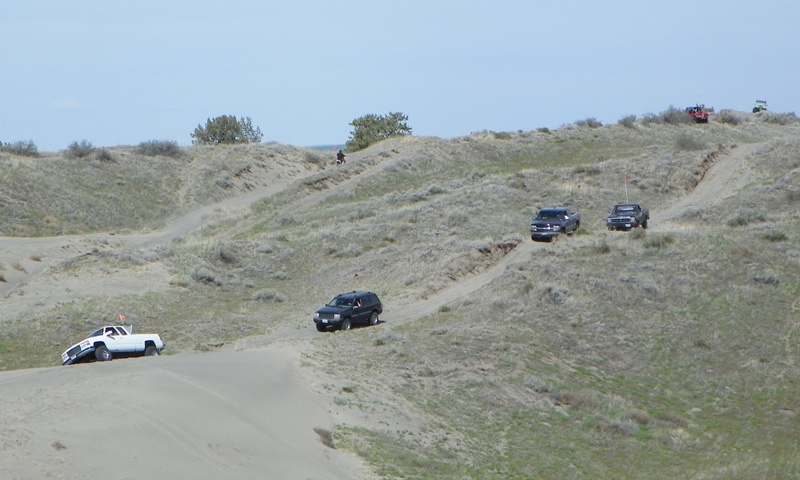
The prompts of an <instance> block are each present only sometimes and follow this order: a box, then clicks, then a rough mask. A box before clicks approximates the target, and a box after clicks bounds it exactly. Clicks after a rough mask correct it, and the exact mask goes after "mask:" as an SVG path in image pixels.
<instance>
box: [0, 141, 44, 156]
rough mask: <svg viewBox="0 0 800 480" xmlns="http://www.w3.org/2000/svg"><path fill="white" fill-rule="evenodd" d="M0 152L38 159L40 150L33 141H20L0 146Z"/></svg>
mask: <svg viewBox="0 0 800 480" xmlns="http://www.w3.org/2000/svg"><path fill="white" fill-rule="evenodd" d="M0 152H7V153H10V154H12V155H20V156H22V157H38V156H39V149H38V148H36V144H35V143H33V140H20V141H18V142H13V143H3V144H0Z"/></svg>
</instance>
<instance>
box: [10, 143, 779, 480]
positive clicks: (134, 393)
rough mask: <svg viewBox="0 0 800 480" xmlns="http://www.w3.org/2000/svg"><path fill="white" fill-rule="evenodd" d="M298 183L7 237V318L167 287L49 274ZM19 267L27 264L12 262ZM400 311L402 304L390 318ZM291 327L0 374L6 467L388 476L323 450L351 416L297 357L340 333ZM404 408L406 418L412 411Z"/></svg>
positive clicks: (708, 182)
mask: <svg viewBox="0 0 800 480" xmlns="http://www.w3.org/2000/svg"><path fill="white" fill-rule="evenodd" d="M761 148H763V146H762V145H745V146H742V147H737V148H736V149H734V150H732V151H731V152H730V153H729V154H727V155H724V156H721V157H719V158H718V160H717V161H716V163H715V164H714V165H713V166H712V167H711V168H710V169H709V170H708V172H707V173H706V175H705V177H704V178H703V180H702V181H701V182H700V183H699V184H698V185H697V187H696V188H695V190H694V191H693V192H692V193H690V194H689V195H687V196H686V197H685V198H683V199H681V200H679V201H678V202H676V203H675V204H673V205H671V206H669V207H667V208H666V209H664V210H657V211H654V212H653V224H654V228H656V229H664V230H666V229H669V228H671V226H670V224H671V222H673V221H674V220H676V219H679V218H680V214H681V213H682V212H683V210H684V209H686V208H703V207H706V206H708V205H710V204H713V203H714V202H716V201H719V200H721V199H723V198H725V197H726V196H727V195H731V194H733V193H734V192H735V191H736V190H737V189H740V188H742V187H743V186H744V185H745V184H746V182H747V175H746V172H747V159H748V158H750V156H752V155H754V154H757V153H758V152H759V151H760V149H761ZM388 162H390V163H391V160H389V161H388ZM381 168H386V162H381V163H379V164H377V165H374V166H372V167H369V168H367V169H366V170H364V171H363V172H362V173H361V175H360V176H356V177H353V178H351V179H350V180H348V181H346V182H345V183H342V184H339V185H337V186H334V187H332V188H331V189H329V190H327V191H326V192H324V193H315V194H312V195H309V196H307V197H304V198H300V199H298V200H297V202H295V203H294V204H293V205H292V208H297V206H298V205H303V206H306V207H308V206H311V205H313V204H314V202H317V201H320V200H321V199H323V198H324V197H325V196H327V195H330V194H335V192H337V191H339V192H341V191H342V189H346V188H350V185H351V184H352V182H356V181H358V179H359V178H364V176H366V175H371V174H377V173H379V172H380V169H381ZM293 181H294V179H293V178H285V179H284V180H283V181H282V182H280V183H276V184H273V185H272V186H270V187H269V188H263V189H259V190H255V191H252V192H250V193H248V194H246V195H241V196H238V197H236V198H231V199H229V200H226V201H224V202H221V203H219V204H216V205H213V206H208V207H204V208H200V209H198V210H196V211H194V212H192V213H189V214H186V215H184V216H182V217H180V218H178V219H176V220H175V221H174V222H172V223H170V224H169V226H168V227H167V228H165V229H164V230H160V231H157V232H151V233H143V234H139V235H129V236H120V235H102V234H99V235H89V236H85V237H78V236H76V237H58V238H45V239H18V238H0V263H2V264H3V265H4V266H6V269H5V271H4V274H5V275H6V278H11V281H9V282H8V283H1V282H0V315H2V317H0V318H2V319H4V320H5V319H9V318H10V319H13V318H15V315H16V314H18V313H21V312H25V311H30V309H32V308H43V309H46V308H51V307H52V306H53V305H55V304H56V303H57V302H59V301H67V300H73V299H75V298H76V297H80V296H81V295H97V294H98V292H102V288H113V289H114V290H120V289H123V290H125V289H128V291H145V290H147V289H150V288H154V286H155V287H156V288H157V287H158V285H157V282H158V281H164V279H166V278H168V275H166V272H160V271H148V270H146V269H145V270H140V271H138V273H137V274H136V276H133V277H132V275H131V272H130V271H127V272H120V273H114V272H104V271H87V272H84V273H81V274H79V275H80V276H73V277H70V278H61V279H54V276H53V275H51V274H49V273H50V272H48V270H49V269H50V268H51V266H53V265H57V264H58V263H59V262H61V261H64V260H69V259H71V258H75V257H77V256H80V255H85V254H87V253H91V252H92V250H93V249H100V250H105V249H120V250H121V249H138V248H155V247H157V246H158V245H162V244H164V243H167V242H170V241H172V239H173V238H174V237H187V236H191V234H192V232H195V231H197V230H198V229H199V228H202V226H203V225H205V224H207V223H210V222H212V221H215V218H214V217H216V216H223V215H224V216H225V217H226V218H230V217H232V216H235V215H240V214H242V213H244V212H246V211H247V209H248V206H249V205H250V204H251V203H252V202H254V201H257V200H259V199H261V198H264V197H266V196H269V195H274V194H275V193H278V192H280V191H282V190H283V189H286V188H289V187H290V185H291V184H292V182H293ZM569 240H572V239H569ZM569 240H562V241H569ZM553 247H556V248H557V245H555V246H554V245H549V244H539V243H534V242H532V241H530V239H528V238H525V239H524V240H522V241H521V242H520V244H519V245H517V246H516V247H515V248H514V249H513V250H511V251H510V252H509V253H508V254H507V255H505V256H504V257H503V258H502V259H500V260H499V261H498V262H497V263H496V264H495V265H493V266H492V267H490V268H487V269H486V270H485V271H483V272H481V273H478V274H476V275H472V276H468V277H466V278H463V279H461V280H460V281H459V282H458V283H456V284H454V285H452V286H450V287H449V288H446V289H443V290H441V291H439V292H438V293H436V294H435V295H431V296H430V297H428V298H427V299H424V300H418V301H414V302H409V303H404V305H403V309H399V308H394V307H393V306H392V304H391V303H387V305H386V310H387V313H386V315H385V320H386V321H387V323H386V324H385V325H383V326H381V327H379V328H384V327H385V328H392V327H393V326H394V325H400V324H403V323H406V322H411V321H413V320H415V319H417V318H420V317H422V316H425V315H430V314H433V313H435V312H436V311H437V310H438V309H439V308H441V307H442V306H443V305H447V304H448V303H450V302H453V301H456V300H457V299H459V298H462V297H464V296H465V295H470V294H472V293H474V292H477V291H479V290H480V289H481V288H482V287H484V286H485V285H488V284H490V283H491V282H492V281H493V280H495V279H496V278H498V277H500V276H501V275H503V274H504V272H506V271H507V270H508V269H509V268H514V267H513V266H514V265H516V264H518V263H519V262H525V261H527V260H528V259H529V258H530V255H531V254H532V253H533V252H534V251H536V250H537V249H539V248H553ZM15 262H16V263H15ZM13 265H17V266H18V267H19V270H17V269H16V267H14V268H8V267H9V266H13ZM153 268H156V267H153ZM125 282H127V283H125ZM106 285H111V287H108V286H106ZM104 286H105V287H104ZM399 311H402V312H403V313H401V314H400V313H398V314H395V313H393V312H399ZM282 328H283V330H278V331H275V332H273V333H271V334H270V335H268V336H263V337H251V338H248V339H244V340H242V341H240V342H237V344H236V345H235V346H234V348H233V349H234V350H247V351H230V350H228V351H220V352H214V353H209V354H188V353H187V354H184V355H174V356H165V357H161V358H146V359H136V360H121V361H114V362H108V363H97V364H94V365H83V366H76V367H52V368H42V369H28V370H17V371H10V372H0V403H2V404H3V406H4V407H3V415H2V416H0V469H2V471H3V472H4V473H5V475H6V476H8V477H9V478H45V477H48V478H67V476H70V475H69V473H70V472H73V471H78V470H80V471H86V470H88V471H93V470H98V471H100V470H102V469H104V468H107V462H108V461H107V460H106V459H107V458H111V457H113V458H114V459H115V460H114V468H115V471H116V472H117V473H118V474H119V475H121V476H123V477H133V476H139V475H141V474H142V473H143V472H148V471H157V472H159V473H161V474H166V475H168V476H178V477H182V476H187V475H188V476H194V477H204V476H209V475H214V476H223V477H234V476H235V477H237V478H264V477H265V476H266V477H270V478H308V479H322V478H330V479H342V480H345V479H362V478H363V479H366V478H377V476H374V475H371V474H370V473H369V472H368V470H367V468H366V467H365V466H364V465H363V463H362V462H361V461H360V460H359V459H357V458H355V457H353V456H352V455H349V454H347V453H345V452H343V451H341V450H332V449H330V448H327V447H325V446H324V445H323V442H324V433H325V432H329V431H330V429H332V428H335V425H336V424H338V423H342V422H343V421H344V419H345V414H341V415H340V411H341V410H342V409H340V408H337V407H336V406H335V405H334V404H333V399H332V398H331V397H330V395H327V396H326V395H324V394H320V392H321V391H323V390H324V389H322V387H321V385H324V384H326V383H327V382H329V381H330V379H328V378H325V377H323V374H321V373H319V372H317V371H315V370H313V369H311V368H301V367H300V366H301V365H302V358H303V355H304V354H305V353H307V352H313V351H314V350H315V349H317V348H324V347H321V346H320V343H319V342H313V341H312V339H331V338H335V337H325V336H321V335H320V334H318V333H317V332H316V330H315V329H313V328H312V327H311V326H310V325H304V326H302V327H298V326H285V327H282ZM787 344H788V340H787ZM264 347H269V348H264ZM787 348H788V347H787ZM120 379H124V381H120ZM314 387H316V389H315V388H314ZM80 392H84V393H80ZM86 392H90V393H88V394H87V393H86ZM397 413H398V415H399V416H398V418H401V417H402V415H400V414H401V413H403V412H397ZM406 413H409V414H414V413H416V412H406ZM362 414H363V412H362ZM348 420H349V419H348ZM346 423H348V424H352V423H353V422H350V421H348V422H346ZM376 428H381V425H376ZM120 452H123V454H120ZM187 472H188V473H187Z"/></svg>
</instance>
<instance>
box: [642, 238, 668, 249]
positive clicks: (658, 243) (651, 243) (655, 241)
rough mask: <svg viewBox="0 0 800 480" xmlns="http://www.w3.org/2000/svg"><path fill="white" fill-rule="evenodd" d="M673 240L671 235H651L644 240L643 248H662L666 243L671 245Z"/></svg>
mask: <svg viewBox="0 0 800 480" xmlns="http://www.w3.org/2000/svg"><path fill="white" fill-rule="evenodd" d="M674 242H675V238H673V237H672V235H659V236H651V237H648V238H647V240H645V241H644V248H656V249H659V248H664V247H666V246H667V245H671V244H672V243H674Z"/></svg>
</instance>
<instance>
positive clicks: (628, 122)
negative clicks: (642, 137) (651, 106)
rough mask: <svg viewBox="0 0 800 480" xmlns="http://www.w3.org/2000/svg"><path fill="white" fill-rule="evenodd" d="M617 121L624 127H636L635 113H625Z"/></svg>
mask: <svg viewBox="0 0 800 480" xmlns="http://www.w3.org/2000/svg"><path fill="white" fill-rule="evenodd" d="M617 123H618V124H620V125H622V126H623V127H626V128H636V115H625V116H624V117H622V118H620V119H619V121H618V122H617Z"/></svg>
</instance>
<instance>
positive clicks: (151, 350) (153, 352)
mask: <svg viewBox="0 0 800 480" xmlns="http://www.w3.org/2000/svg"><path fill="white" fill-rule="evenodd" d="M158 355H159V354H158V349H157V348H156V347H154V346H153V345H148V346H147V348H145V349H144V356H145V357H157V356H158Z"/></svg>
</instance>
